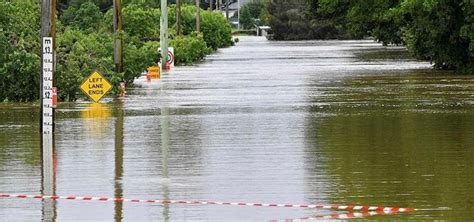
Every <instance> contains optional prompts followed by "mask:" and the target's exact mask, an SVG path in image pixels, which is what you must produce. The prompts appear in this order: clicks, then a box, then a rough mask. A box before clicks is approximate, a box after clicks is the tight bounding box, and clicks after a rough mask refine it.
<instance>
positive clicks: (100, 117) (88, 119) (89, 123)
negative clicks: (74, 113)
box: [81, 103, 112, 139]
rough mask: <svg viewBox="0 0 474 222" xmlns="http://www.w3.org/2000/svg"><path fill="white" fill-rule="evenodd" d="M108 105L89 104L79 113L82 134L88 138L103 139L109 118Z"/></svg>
mask: <svg viewBox="0 0 474 222" xmlns="http://www.w3.org/2000/svg"><path fill="white" fill-rule="evenodd" d="M111 114H112V113H111V107H110V104H104V103H91V104H88V105H87V106H86V108H85V109H84V110H83V111H82V112H81V119H82V121H84V127H85V129H84V132H86V133H87V134H88V135H90V137H93V138H96V139H101V138H104V137H105V136H106V135H107V133H106V131H107V130H108V122H109V118H110V117H111Z"/></svg>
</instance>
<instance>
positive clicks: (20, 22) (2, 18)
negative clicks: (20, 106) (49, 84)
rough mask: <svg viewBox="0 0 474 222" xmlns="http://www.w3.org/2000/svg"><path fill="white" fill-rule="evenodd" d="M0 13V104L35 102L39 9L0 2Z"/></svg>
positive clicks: (22, 2)
mask: <svg viewBox="0 0 474 222" xmlns="http://www.w3.org/2000/svg"><path fill="white" fill-rule="evenodd" d="M0 9H1V10H0V101H4V100H9V101H31V100H34V99H36V98H37V97H38V96H39V95H38V94H39V78H40V75H39V71H40V70H39V67H40V57H39V51H40V47H41V46H40V41H39V28H40V25H39V24H40V22H39V19H40V18H39V6H38V5H35V4H29V3H27V2H24V1H14V2H6V1H0ZM18 9H21V10H18Z"/></svg>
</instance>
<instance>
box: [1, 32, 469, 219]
mask: <svg viewBox="0 0 474 222" xmlns="http://www.w3.org/2000/svg"><path fill="white" fill-rule="evenodd" d="M38 112H39V110H38V108H37V107H36V106H35V105H28V104H25V105H11V104H1V105H0V131H1V133H0V193H24V194H40V193H41V191H42V187H44V184H42V182H41V159H40V141H39V133H38V131H39V130H38V125H39V123H38V122H39V121H38ZM56 117H57V118H56V134H55V156H54V160H55V162H54V166H55V169H56V175H55V181H54V184H53V187H54V191H55V194H56V195H61V196H68V195H76V196H96V197H117V198H121V197H123V198H137V199H145V200H146V199H171V200H181V199H184V200H212V201H223V202H252V203H288V204H303V203H307V204H316V203H319V204H329V205H330V204H342V205H346V204H358V205H375V206H400V207H413V208H419V209H431V210H428V211H427V210H421V211H417V212H412V213H408V214H395V215H379V216H374V217H370V218H366V219H376V220H430V221H431V220H450V221H472V220H473V219H474V213H473V212H474V209H473V202H474V189H473V187H474V183H473V176H472V175H473V172H474V169H473V157H474V136H473V135H474V124H473V123H474V76H472V75H471V76H462V75H455V74H453V73H442V72H437V71H433V70H431V69H430V66H429V64H427V63H423V62H417V61H413V60H411V59H407V52H406V51H405V50H404V49H403V48H385V47H382V46H380V45H379V44H376V43H373V42H371V41H306V42H269V41H267V40H265V39H263V38H258V37H241V41H240V43H239V44H238V45H237V46H236V47H232V48H227V49H222V50H219V51H218V52H217V53H216V54H214V55H211V56H208V57H207V58H206V61H205V62H203V63H202V64H199V65H196V66H190V67H176V68H175V69H174V70H173V71H171V72H169V73H167V74H165V75H163V76H162V79H161V80H159V81H156V80H155V81H152V82H151V83H149V82H147V81H146V80H145V79H144V78H141V79H138V80H137V81H136V87H135V89H133V90H129V92H128V95H127V97H126V98H124V99H121V100H114V99H106V100H104V101H102V104H90V103H89V102H77V103H62V104H60V107H59V109H58V110H57V111H56ZM439 208H449V209H450V210H434V209H439ZM334 213H345V211H332V210H322V209H298V208H262V207H248V206H215V205H211V206H208V205H173V204H171V205H165V206H160V205H158V204H147V203H118V202H116V203H114V202H105V203H103V202H93V201H73V200H59V201H57V202H44V203H43V202H42V201H41V200H36V199H7V198H0V221H39V220H45V221H113V220H115V221H270V220H284V219H295V221H296V220H297V219H299V218H306V217H316V216H318V215H330V214H334ZM289 221H291V220H289Z"/></svg>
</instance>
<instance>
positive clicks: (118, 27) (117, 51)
mask: <svg viewBox="0 0 474 222" xmlns="http://www.w3.org/2000/svg"><path fill="white" fill-rule="evenodd" d="M121 33H122V0H114V63H115V71H116V72H118V73H121V72H123V45H122V38H121V37H120V36H119V35H120V34H121Z"/></svg>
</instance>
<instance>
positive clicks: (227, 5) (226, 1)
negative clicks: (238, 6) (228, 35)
mask: <svg viewBox="0 0 474 222" xmlns="http://www.w3.org/2000/svg"><path fill="white" fill-rule="evenodd" d="M225 17H226V18H227V21H229V0H225Z"/></svg>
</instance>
